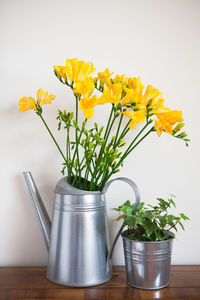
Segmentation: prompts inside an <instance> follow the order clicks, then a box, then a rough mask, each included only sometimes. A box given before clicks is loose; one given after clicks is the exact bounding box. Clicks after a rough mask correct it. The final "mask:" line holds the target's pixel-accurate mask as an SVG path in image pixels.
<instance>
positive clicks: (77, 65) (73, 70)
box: [54, 58, 95, 84]
mask: <svg viewBox="0 0 200 300" xmlns="http://www.w3.org/2000/svg"><path fill="white" fill-rule="evenodd" d="M54 71H55V72H56V74H57V75H58V76H59V77H61V78H63V79H64V80H65V81H66V79H68V80H69V83H70V84H72V82H75V83H77V82H81V81H83V80H84V79H85V78H86V77H90V76H91V75H92V74H93V73H94V72H95V68H94V67H93V63H92V62H88V63H85V62H84V61H80V60H78V59H77V58H72V59H69V58H68V59H67V60H66V65H65V66H54Z"/></svg>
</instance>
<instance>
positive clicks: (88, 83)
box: [74, 77, 94, 97]
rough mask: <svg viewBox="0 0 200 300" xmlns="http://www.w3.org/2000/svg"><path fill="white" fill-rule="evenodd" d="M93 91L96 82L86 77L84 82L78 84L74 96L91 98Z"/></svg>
mask: <svg viewBox="0 0 200 300" xmlns="http://www.w3.org/2000/svg"><path fill="white" fill-rule="evenodd" d="M93 91H94V81H93V79H92V78H91V77H90V78H87V77H86V78H85V79H84V80H83V81H82V82H77V84H76V87H75V89H74V94H78V95H82V96H83V97H90V96H91V94H92V93H93Z"/></svg>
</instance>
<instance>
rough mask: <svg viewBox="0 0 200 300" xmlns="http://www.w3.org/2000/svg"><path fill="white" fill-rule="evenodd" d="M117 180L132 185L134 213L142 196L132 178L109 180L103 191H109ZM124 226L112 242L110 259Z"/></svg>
mask: <svg viewBox="0 0 200 300" xmlns="http://www.w3.org/2000/svg"><path fill="white" fill-rule="evenodd" d="M116 180H121V181H124V182H126V183H128V184H129V185H130V186H131V187H132V189H133V191H134V193H135V205H134V206H133V210H132V214H133V213H134V211H135V209H136V207H137V206H138V204H139V203H140V198H141V197H140V191H139V189H138V187H137V185H136V184H135V182H133V181H132V180H130V179H128V178H126V177H118V178H116V179H112V180H110V181H108V182H107V183H106V184H105V186H104V188H103V190H102V193H106V191H107V189H108V187H109V186H110V185H111V183H113V182H114V181H116ZM123 227H124V226H123V225H122V226H121V227H120V229H119V231H118V232H117V234H116V236H115V238H114V241H113V243H112V245H111V247H110V251H109V253H108V259H110V258H111V257H112V254H113V250H114V247H115V245H116V242H117V240H118V238H119V236H120V234H121V232H122V230H123Z"/></svg>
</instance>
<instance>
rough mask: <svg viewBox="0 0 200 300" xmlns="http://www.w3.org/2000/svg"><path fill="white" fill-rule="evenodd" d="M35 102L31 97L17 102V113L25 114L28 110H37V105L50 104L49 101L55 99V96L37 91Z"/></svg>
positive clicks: (40, 90)
mask: <svg viewBox="0 0 200 300" xmlns="http://www.w3.org/2000/svg"><path fill="white" fill-rule="evenodd" d="M36 98H37V101H35V99H34V98H33V97H22V98H21V99H20V100H19V107H20V109H19V111H22V112H25V111H27V110H30V109H35V110H37V105H39V106H42V105H44V104H51V101H52V100H54V99H55V98H56V96H55V95H49V94H48V92H46V93H45V94H44V91H43V89H39V90H38V91H37V94H36Z"/></svg>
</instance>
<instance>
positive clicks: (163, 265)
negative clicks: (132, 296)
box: [121, 230, 174, 290]
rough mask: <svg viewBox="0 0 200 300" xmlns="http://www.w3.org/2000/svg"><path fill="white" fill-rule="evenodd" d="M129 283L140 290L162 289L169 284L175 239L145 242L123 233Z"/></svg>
mask: <svg viewBox="0 0 200 300" xmlns="http://www.w3.org/2000/svg"><path fill="white" fill-rule="evenodd" d="M121 236H122V238H123V246H124V256H125V265H126V275H127V283H128V284H129V285H131V286H133V287H136V288H140V289H150V290H154V289H161V288H164V287H166V286H167V285H168V284H169V272H170V264H171V252H172V243H173V239H174V238H171V239H169V240H166V241H158V242H143V241H135V240H130V239H128V238H127V237H128V230H126V231H124V232H122V234H121Z"/></svg>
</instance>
